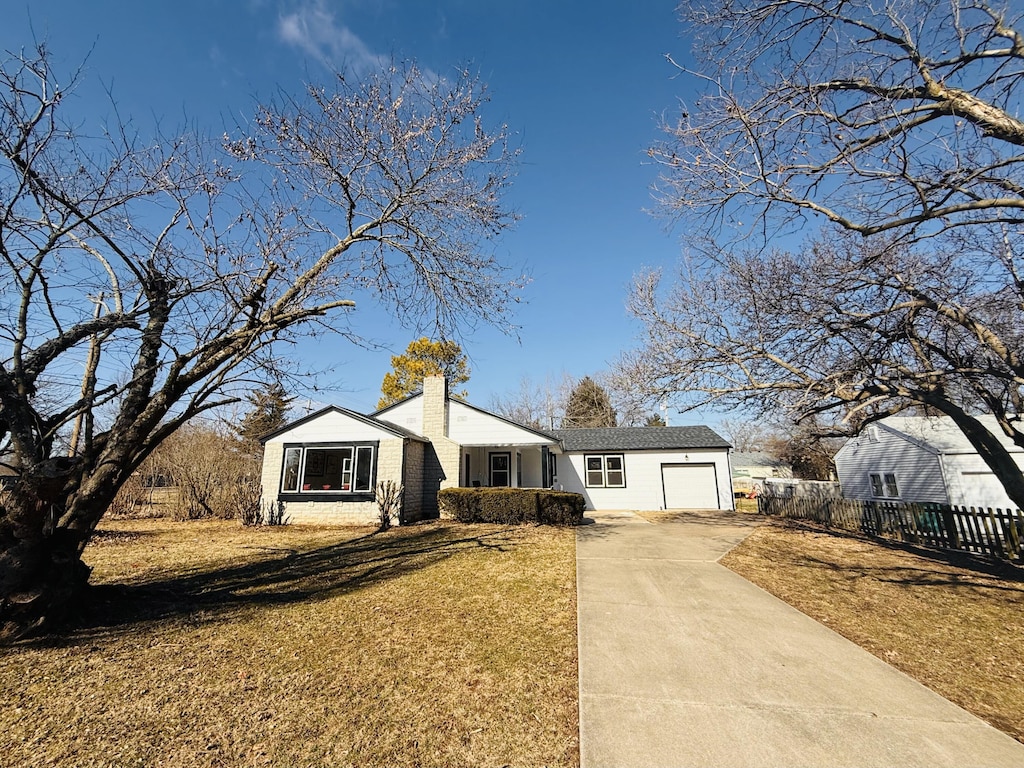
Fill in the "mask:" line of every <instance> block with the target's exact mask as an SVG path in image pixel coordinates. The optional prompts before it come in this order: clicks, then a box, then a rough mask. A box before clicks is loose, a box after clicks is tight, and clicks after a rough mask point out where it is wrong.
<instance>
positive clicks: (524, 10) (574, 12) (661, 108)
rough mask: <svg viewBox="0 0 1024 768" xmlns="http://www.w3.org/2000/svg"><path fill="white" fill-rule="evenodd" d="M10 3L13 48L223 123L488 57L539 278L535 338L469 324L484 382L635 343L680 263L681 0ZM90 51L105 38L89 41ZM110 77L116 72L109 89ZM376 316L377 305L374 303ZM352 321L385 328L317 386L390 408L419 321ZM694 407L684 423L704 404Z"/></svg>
mask: <svg viewBox="0 0 1024 768" xmlns="http://www.w3.org/2000/svg"><path fill="white" fill-rule="evenodd" d="M13 6H14V4H13V3H10V4H8V5H7V8H6V13H5V19H4V24H3V25H2V27H0V47H2V48H3V49H5V50H8V51H9V50H16V49H18V48H20V47H22V46H27V45H30V44H31V42H32V40H33V32H32V31H30V27H31V29H32V30H34V36H35V38H37V39H40V40H45V41H46V42H47V43H48V45H49V47H50V48H51V50H52V51H53V52H54V54H55V55H56V57H57V60H58V62H60V63H61V64H64V65H66V66H68V67H72V66H75V65H77V64H79V63H81V61H82V60H83V59H86V57H88V58H87V61H86V69H87V71H86V81H87V87H88V88H90V89H95V88H98V87H99V86H100V85H101V84H102V85H103V86H105V87H107V88H109V89H110V90H111V91H112V92H113V94H114V97H115V100H116V102H117V103H118V109H119V111H120V113H121V114H122V116H131V117H132V118H133V119H134V120H135V121H136V122H137V123H139V124H140V125H149V124H152V123H153V122H154V121H158V122H160V123H162V124H165V125H168V126H170V127H177V126H180V124H181V123H182V121H183V120H186V119H187V120H188V121H190V122H191V123H195V124H196V125H197V126H199V127H202V128H205V129H207V130H210V131H214V132H216V131H218V130H219V129H222V128H223V127H224V126H225V125H229V124H232V123H234V122H235V121H236V119H237V118H239V117H244V116H246V115H248V114H249V113H250V112H251V109H252V105H253V103H254V101H255V100H256V99H257V98H260V97H264V98H266V97H268V96H270V95H271V94H272V93H273V92H274V91H275V90H276V89H277V88H278V87H280V88H283V89H284V90H285V91H289V90H294V91H298V90H299V89H300V88H301V86H302V83H303V82H304V81H307V80H310V79H314V80H315V79H320V78H322V77H323V76H324V74H325V73H326V72H327V68H326V67H327V66H328V65H329V64H331V63H333V64H336V65H343V64H349V65H352V66H359V65H361V64H363V63H365V62H367V61H372V60H374V59H376V58H378V57H388V56H391V55H395V56H397V57H409V58H415V59H416V60H417V61H418V62H419V63H420V65H421V66H423V67H424V68H429V69H431V70H434V71H437V72H443V71H445V70H446V69H450V68H452V67H455V66H459V65H462V64H466V63H470V64H472V65H473V66H475V67H476V68H477V69H478V70H479V71H480V72H481V74H482V76H483V79H484V80H485V81H487V82H488V84H489V86H490V89H491V93H492V97H493V98H492V101H491V103H490V104H489V105H488V109H487V112H486V115H485V116H486V118H487V120H488V121H490V122H492V123H494V122H506V123H507V124H508V125H509V126H510V128H511V130H512V131H513V132H514V134H515V135H516V139H517V141H518V142H519V144H520V146H521V147H522V151H523V153H522V163H521V166H520V169H519V175H518V178H517V179H516V181H515V184H514V186H513V188H512V191H511V194H510V196H509V198H508V201H509V203H510V204H511V205H512V206H513V207H514V208H515V209H516V210H518V212H519V213H520V214H521V215H522V217H523V218H522V221H521V222H520V223H519V224H518V225H517V227H516V229H515V230H514V231H512V232H511V233H509V234H508V235H507V236H505V237H503V238H502V240H501V241H500V243H499V245H498V253H499V255H500V257H501V258H502V260H503V261H505V262H506V263H507V264H509V265H511V266H513V267H515V268H520V269H525V270H526V271H528V272H529V273H530V274H531V276H532V283H531V284H530V285H529V286H528V288H527V289H526V292H525V302H524V303H523V304H522V305H521V308H520V309H519V313H518V315H517V317H516V321H517V324H518V325H519V326H520V328H521V330H520V332H519V339H518V340H517V339H516V338H515V337H510V336H506V335H503V334H502V333H501V332H500V331H499V330H497V329H493V328H487V327H482V328H480V329H479V330H478V331H476V332H475V333H473V334H472V335H470V336H467V337H466V338H464V339H462V343H463V347H464V349H465V351H466V353H467V354H468V356H469V358H470V365H471V368H472V378H471V380H470V382H469V384H468V389H469V395H470V400H472V401H473V402H475V403H478V404H480V405H484V406H486V405H488V403H489V402H490V399H491V396H492V395H494V394H502V393H505V392H509V391H511V390H514V389H516V388H517V387H518V383H519V381H520V379H521V378H522V377H523V376H529V377H530V378H531V379H533V380H535V381H537V380H542V379H544V377H545V376H551V377H554V378H558V377H560V376H562V375H563V374H564V373H568V374H570V375H572V376H574V377H577V378H578V377H582V376H584V375H588V374H589V375H592V374H595V373H598V372H600V371H603V370H606V369H607V368H608V367H609V366H610V365H611V364H612V363H613V361H614V360H615V359H616V357H617V356H618V355H619V353H620V352H621V351H623V350H624V349H626V348H628V347H630V346H631V345H632V344H633V339H634V336H635V333H636V330H637V328H636V326H635V324H634V323H632V322H631V321H630V319H629V318H628V317H627V316H626V313H625V309H624V303H625V298H626V293H627V290H628V286H629V283H630V280H631V277H632V275H633V273H634V272H636V271H638V270H639V269H641V268H642V267H645V266H670V265H672V264H673V263H674V262H675V261H676V259H677V258H678V255H679V253H680V249H681V244H680V233H678V232H674V233H670V232H667V231H666V230H665V226H664V222H662V221H660V220H658V219H656V218H654V217H652V216H650V215H649V214H647V213H646V212H645V209H646V208H648V207H650V205H651V198H650V192H649V188H650V184H651V182H652V181H653V180H654V179H655V177H656V174H657V169H656V168H655V167H653V166H652V165H651V164H650V163H649V162H648V161H647V157H646V154H645V150H646V148H647V146H648V145H649V144H651V143H652V142H654V141H656V140H657V139H658V129H657V117H658V116H659V115H660V114H662V113H664V112H667V113H671V111H672V110H673V108H674V105H675V104H676V100H677V99H678V98H680V97H685V96H686V95H687V94H686V92H685V89H686V87H687V83H686V80H685V78H681V77H679V78H677V77H675V70H674V69H673V67H672V66H671V65H670V64H668V63H667V62H666V61H665V57H664V56H665V54H666V53H672V54H673V55H674V56H675V57H676V58H680V57H682V56H684V54H685V53H686V52H687V50H688V48H689V44H688V43H687V42H686V41H685V40H683V39H682V37H681V34H682V31H683V30H682V26H681V25H680V23H679V21H678V20H677V18H676V15H675V12H674V6H675V3H674V2H673V0H658V1H657V2H656V1H655V0H643V2H638V3H632V4H626V3H622V2H610V1H609V0H589V1H588V2H582V0H571V1H565V0H557V1H556V0H519V1H518V2H512V3H509V2H492V1H491V0H440V1H436V2H428V1H426V0H418V1H416V2H412V1H410V0H281V1H279V2H277V1H274V2H272V1H270V0H248V1H245V0H234V1H232V0H176V1H175V2H165V1H161V0H151V1H150V2H127V1H126V0H125V1H122V2H114V1H113V0H91V1H90V2H87V3H86V2H81V1H80V0H78V1H76V2H67V1H65V0H32V2H31V3H25V4H24V5H23V6H22V7H21V9H20V10H17V9H16V8H15V7H13ZM90 51H91V52H90ZM97 92H98V91H97ZM364 318H365V319H364ZM353 321H354V322H353V324H354V328H355V330H356V331H357V332H360V333H362V334H363V335H365V336H366V337H368V338H371V339H373V340H376V341H378V342H380V343H382V344H383V345H384V348H382V349H373V350H364V349H359V348H356V347H353V346H351V345H350V344H349V343H348V342H345V341H344V340H342V339H340V338H339V339H329V340H327V339H325V343H323V344H321V345H318V346H317V347H316V348H315V350H308V349H307V350H305V351H304V354H316V355H317V356H318V360H317V362H320V363H325V364H326V365H328V366H330V367H332V368H333V370H334V371H335V372H336V375H337V378H338V380H337V381H336V382H335V383H336V384H337V385H339V387H340V389H339V390H336V391H333V392H331V394H330V395H329V396H324V395H323V394H320V395H315V394H314V395H311V397H313V398H315V399H318V400H319V401H320V402H324V401H330V402H335V403H337V404H339V405H343V406H346V407H349V408H354V409H357V410H361V411H368V410H372V409H373V408H374V407H375V405H376V401H377V398H378V396H379V394H380V382H381V379H382V377H383V375H384V373H385V372H386V371H387V370H388V369H389V367H390V355H391V354H393V353H396V352H400V351H401V350H403V349H404V348H405V345H406V344H407V343H408V342H409V341H410V339H411V338H413V336H414V333H413V332H412V331H410V330H408V329H403V328H401V327H399V326H398V325H397V324H394V323H391V322H388V320H387V319H386V318H384V317H381V316H380V314H379V313H374V312H373V311H372V308H362V309H361V310H360V309H357V314H356V315H355V316H354V317H353ZM695 421H700V417H699V416H694V415H686V416H683V417H677V418H673V419H672V423H674V424H679V423H693V422H695Z"/></svg>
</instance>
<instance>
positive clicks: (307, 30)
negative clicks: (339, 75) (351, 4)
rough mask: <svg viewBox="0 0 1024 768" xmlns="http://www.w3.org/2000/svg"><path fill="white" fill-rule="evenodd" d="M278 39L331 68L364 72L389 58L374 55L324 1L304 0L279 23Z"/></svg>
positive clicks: (282, 17)
mask: <svg viewBox="0 0 1024 768" xmlns="http://www.w3.org/2000/svg"><path fill="white" fill-rule="evenodd" d="M277 34H278V37H279V38H280V39H281V40H282V41H283V42H285V43H287V44H288V45H291V46H294V47H296V48H298V49H299V50H301V51H303V52H305V53H306V54H307V55H308V56H310V57H312V58H314V59H316V60H317V61H319V62H321V63H322V64H324V65H325V66H327V67H329V68H331V69H341V68H345V69H355V70H357V71H363V70H366V69H370V68H373V67H377V66H379V65H380V64H381V63H382V62H384V61H386V59H387V57H386V56H381V55H380V54H377V53H374V52H373V51H372V50H371V49H370V47H369V46H368V45H366V43H364V42H363V41H362V39H360V37H359V36H358V35H356V34H355V33H354V32H353V31H352V30H351V29H349V28H348V27H347V26H345V25H344V24H341V23H339V22H338V20H337V19H336V18H335V15H334V13H333V12H332V11H331V10H330V9H328V8H327V5H326V3H325V2H324V0H303V1H302V2H300V3H299V5H298V6H297V7H296V8H295V10H294V11H292V12H291V13H288V14H286V15H283V16H281V17H280V18H279V19H278V22H277Z"/></svg>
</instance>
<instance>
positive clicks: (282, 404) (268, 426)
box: [234, 382, 295, 444]
mask: <svg viewBox="0 0 1024 768" xmlns="http://www.w3.org/2000/svg"><path fill="white" fill-rule="evenodd" d="M294 399H295V397H294V396H293V395H287V394H285V389H284V387H283V386H282V385H281V384H280V383H279V382H274V383H273V384H267V385H265V386H264V387H263V388H262V389H257V390H254V391H253V392H251V393H250V394H249V395H248V396H247V397H246V400H248V401H249V404H250V405H251V406H252V407H251V409H250V410H249V412H248V413H246V414H245V416H243V417H242V420H241V421H240V422H239V423H238V425H237V426H235V427H234V431H235V434H237V435H238V437H239V439H241V440H242V441H243V442H245V443H248V444H255V443H256V442H257V441H258V440H259V439H260V437H262V436H263V435H265V434H267V433H268V432H273V431H274V430H275V429H277V428H278V427H280V426H282V425H283V424H284V423H285V422H286V421H287V418H286V414H287V413H288V409H289V408H290V407H291V403H292V401H293V400H294Z"/></svg>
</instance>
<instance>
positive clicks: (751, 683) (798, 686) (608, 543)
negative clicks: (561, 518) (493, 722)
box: [576, 512, 1024, 768]
mask: <svg viewBox="0 0 1024 768" xmlns="http://www.w3.org/2000/svg"><path fill="white" fill-rule="evenodd" d="M588 517H591V518H593V519H594V520H595V522H594V524H593V525H586V526H583V527H581V528H579V529H578V531H577V538H576V556H577V566H576V567H577V590H578V612H579V672H580V753H581V764H582V768H597V767H598V766H617V767H618V768H626V767H627V766H680V767H682V766H708V767H713V766H722V767H723V768H726V767H727V768H744V767H746V766H772V767H775V766H790V767H797V766H809V767H811V766H813V767H814V768H826V767H829V766H903V767H907V768H914V767H916V766H920V767H921V768H946V767H947V766H948V768H965V767H967V766H1000V767H1005V768H1011V766H1012V767H1013V768H1020V767H1021V766H1024V745H1022V744H1020V743H1018V742H1017V741H1015V740H1013V739H1012V738H1010V737H1009V736H1007V735H1006V734H1004V733H1002V732H1000V731H998V730H996V729H995V728H992V727H991V726H989V725H988V724H986V723H985V722H983V721H981V720H979V719H978V718H976V717H974V716H973V715H971V714H969V713H968V712H966V711H964V710H963V709H960V708H959V707H957V706H956V705H954V704H952V703H950V702H949V701H947V700H946V699H944V698H942V697H941V696H939V695H938V694H936V693H933V692H932V691H930V690H928V689H927V688H925V687H924V686H922V685H920V684H919V683H917V682H915V681H914V680H912V679H910V678H909V677H907V676H906V675H904V674H903V673H901V672H899V671H898V670H896V669H895V668H893V667H890V666H889V665H888V664H885V663H884V662H882V661H881V660H879V659H877V658H875V657H874V656H872V655H871V654H869V653H868V652H867V651H864V650H862V649H861V648H859V647H858V646H856V645H854V644H853V643H851V642H849V641H848V640H846V639H844V638H842V637H841V636H839V635H837V634H836V633H835V632H833V631H832V630H830V629H828V628H827V627H825V626H823V625H822V624H819V623H818V622H816V621H814V620H812V619H810V618H808V617H807V616H805V615H804V614H802V613H800V612H799V611H797V610H796V609H795V608H791V607H790V606H788V605H787V604H785V603H783V602H782V601H781V600H778V599H777V598H775V597H772V596H771V595H769V594H768V593H767V592H764V591H763V590H761V589H760V588H758V587H755V586H754V585H753V584H751V583H750V582H748V581H746V580H745V579H743V578H741V577H740V576H737V575H736V574H734V573H733V572H732V571H730V570H728V569H727V568H725V567H724V566H722V565H719V564H718V562H717V560H718V558H720V557H721V556H722V555H723V554H725V553H726V552H727V551H728V550H729V549H731V548H732V547H733V546H735V545H736V544H737V543H739V542H740V541H742V540H743V538H744V537H745V536H747V535H748V534H749V533H750V531H751V530H752V526H753V525H756V518H751V517H747V516H745V515H735V514H728V513H712V514H691V515H687V516H686V517H685V520H683V521H680V522H676V521H673V522H667V523H659V524H652V523H649V522H647V521H646V520H644V519H643V518H640V517H638V516H636V515H633V514H631V513H628V512H619V513H615V512H604V513H602V512H594V513H588Z"/></svg>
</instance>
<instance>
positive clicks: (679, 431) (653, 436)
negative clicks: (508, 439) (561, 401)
mask: <svg viewBox="0 0 1024 768" xmlns="http://www.w3.org/2000/svg"><path fill="white" fill-rule="evenodd" d="M552 434H553V435H555V436H556V437H558V438H559V439H560V440H561V441H562V444H563V445H564V446H565V450H567V451H658V450H663V451H666V450H681V449H693V450H696V449H698V448H731V447H732V446H731V445H730V444H729V441H727V440H726V439H725V438H723V437H722V436H721V435H719V434H718V433H717V432H715V431H714V430H713V429H711V428H710V427H704V426H698V427H603V428H594V429H556V430H553V431H552Z"/></svg>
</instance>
